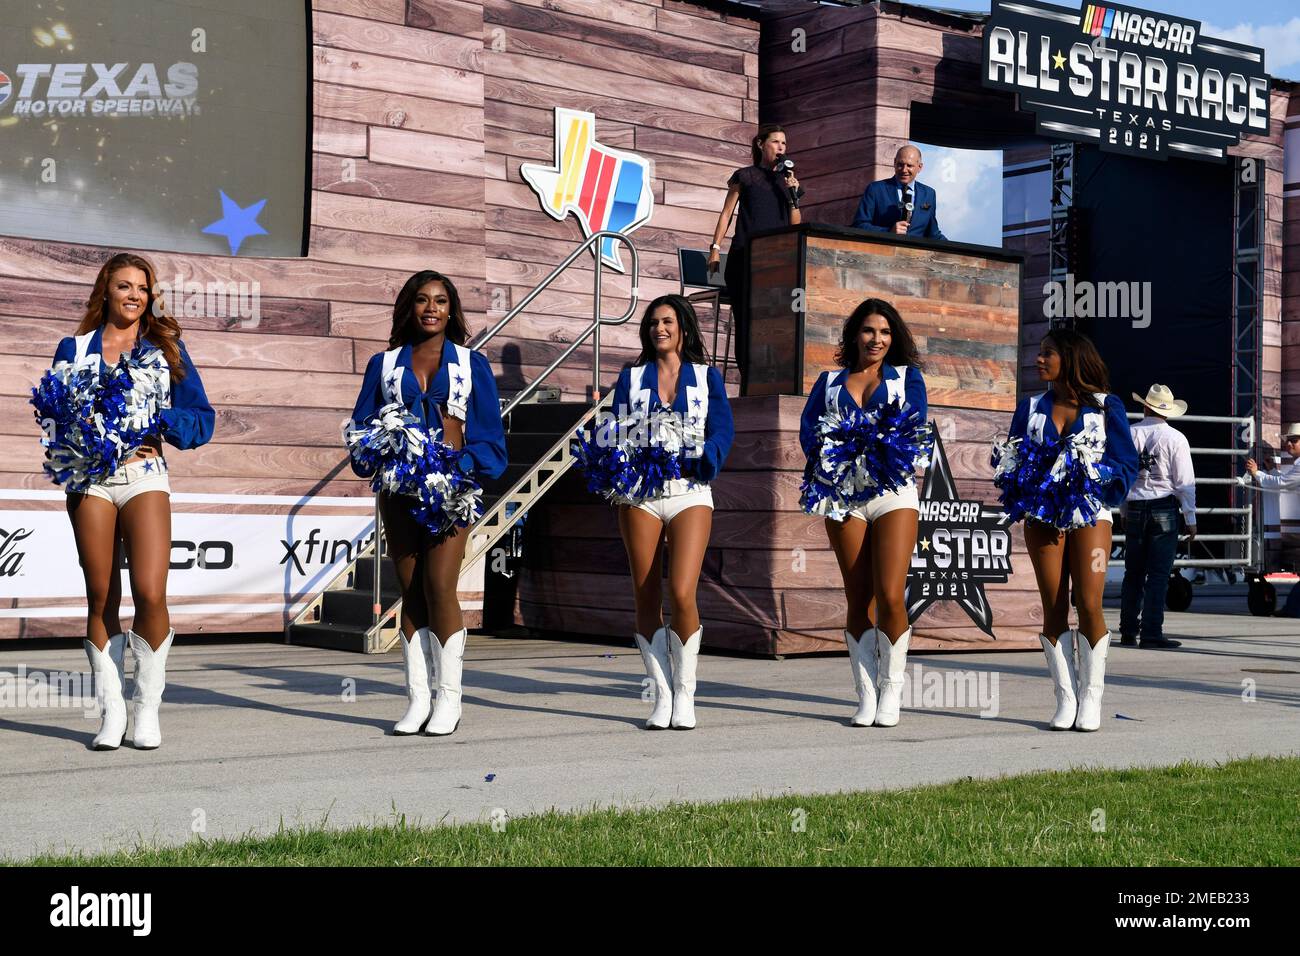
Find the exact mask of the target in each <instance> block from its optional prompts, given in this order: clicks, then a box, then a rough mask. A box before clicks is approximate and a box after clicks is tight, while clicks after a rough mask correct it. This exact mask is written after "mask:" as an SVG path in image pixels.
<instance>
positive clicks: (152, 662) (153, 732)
mask: <svg viewBox="0 0 1300 956" xmlns="http://www.w3.org/2000/svg"><path fill="white" fill-rule="evenodd" d="M126 636H127V640H129V641H130V642H131V654H132V655H133V656H134V657H135V691H134V693H133V694H132V696H131V701H132V703H134V704H135V730H134V732H133V733H132V735H131V743H132V744H133V745H134V746H135V749H136V750H153V749H155V748H157V747H158V746H159V745H160V744H161V743H162V728H160V727H159V726H158V706H159V705H160V704H161V703H162V695H163V689H164V688H165V687H166V686H167V652H168V651H170V650H171V649H172V638H174V637H175V636H176V631H175V629H171V630H168V631H167V640H165V641H163V642H162V645H161V646H160V647H159V648H158V649H157V650H154V649H153V648H152V647H150V646H149V642H148V641H146V640H145V639H144V638H143V637H141V636H140V635H139V634H137V633H136V632H135V631H127V632H126Z"/></svg>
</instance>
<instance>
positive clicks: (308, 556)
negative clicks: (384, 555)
mask: <svg viewBox="0 0 1300 956" xmlns="http://www.w3.org/2000/svg"><path fill="white" fill-rule="evenodd" d="M373 537H374V532H371V533H370V534H368V535H366V537H365V538H364V539H361V538H358V539H357V540H355V541H353V540H352V539H351V538H335V539H334V540H333V541H326V540H324V539H322V538H321V537H320V528H312V529H311V533H310V534H309V535H307V537H306V538H294V539H293V540H292V541H286V540H284V539H283V538H281V539H280V544H281V545H283V546H284V557H283V558H281V559H280V563H281V564H289V563H292V564H293V567H294V569H295V570H296V571H297V572H298V573H299V574H306V573H307V570H306V568H305V567H304V565H305V564H325V565H329V564H334V563H335V562H337V561H338V560H339V552H340V551H341V552H342V553H343V560H344V561H345V562H346V563H348V564H351V563H352V560H353V558H352V555H353V554H354V553H356V554H360V553H361V552H362V551H364V550H365V549H366V548H367V547H368V546H369V544H370V541H371V539H372V538H373ZM304 545H305V546H306V547H305V549H304V550H303V551H302V552H299V550H298V549H299V548H302V547H303V546H304ZM353 549H355V552H354V550H353Z"/></svg>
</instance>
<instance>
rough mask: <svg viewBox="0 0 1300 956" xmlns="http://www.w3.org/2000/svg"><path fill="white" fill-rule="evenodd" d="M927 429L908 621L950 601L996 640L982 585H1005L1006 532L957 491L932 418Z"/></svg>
mask: <svg viewBox="0 0 1300 956" xmlns="http://www.w3.org/2000/svg"><path fill="white" fill-rule="evenodd" d="M931 427H932V428H934V436H935V438H934V453H933V454H932V455H931V457H930V467H929V469H928V470H927V471H926V473H925V485H924V487H923V489H922V492H921V496H920V505H921V516H920V521H919V523H918V527H917V533H916V535H917V542H916V550H915V551H913V552H912V566H911V570H910V572H909V574H908V576H907V591H906V593H905V595H904V599H903V600H904V603H905V604H906V605H907V620H908V623H909V624H913V623H915V622H916V619H917V618H919V617H920V616H921V615H922V614H924V613H925V611H926V610H927V609H928V608H929V607H930V605H932V604H934V603H935V602H936V601H955V602H957V604H958V605H959V606H960V607H961V609H962V610H963V611H965V612H966V614H967V615H968V616H969V617H970V619H971V620H972V621H974V622H975V626H976V627H978V628H979V629H980V630H981V631H983V632H984V633H985V634H987V635H988V636H989V637H992V638H994V639H995V640H996V635H994V633H993V609H992V607H990V606H989V602H988V597H987V596H986V595H985V593H984V585H986V584H1005V583H1006V581H1007V577H1008V575H1010V574H1011V535H1010V533H1009V532H1008V531H1007V530H1006V528H1005V527H1003V526H1002V525H1001V524H1000V522H999V517H1000V513H999V512H998V511H997V510H996V509H989V510H987V511H986V510H985V507H984V505H983V503H982V502H979V501H964V500H962V498H961V496H959V495H958V494H957V485H956V483H955V482H954V481H953V478H952V470H951V469H950V468H949V466H948V456H947V454H946V453H945V452H944V450H943V441H942V439H940V438H939V430H938V428H935V427H934V423H933V422H931Z"/></svg>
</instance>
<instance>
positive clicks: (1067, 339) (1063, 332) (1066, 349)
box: [1043, 329, 1110, 408]
mask: <svg viewBox="0 0 1300 956" xmlns="http://www.w3.org/2000/svg"><path fill="white" fill-rule="evenodd" d="M1043 341H1044V342H1050V343H1051V344H1052V345H1053V346H1054V347H1055V348H1056V351H1057V352H1058V353H1059V354H1060V356H1061V374H1060V375H1058V376H1057V377H1056V382H1054V383H1053V384H1057V383H1060V384H1061V385H1063V386H1064V387H1065V388H1067V389H1069V390H1070V391H1071V392H1073V396H1070V395H1061V397H1062V398H1070V397H1073V398H1074V399H1075V400H1076V401H1077V402H1078V403H1079V404H1080V405H1081V406H1082V405H1091V406H1092V407H1093V408H1101V402H1099V401H1097V399H1096V397H1095V396H1094V394H1093V393H1094V392H1109V391H1110V375H1109V373H1107V371H1106V363H1105V362H1103V361H1102V360H1101V355H1100V353H1098V351H1097V346H1095V345H1093V344H1092V339H1090V338H1088V336H1086V335H1084V334H1082V333H1081V332H1075V331H1074V330H1073V329H1052V331H1050V332H1048V333H1047V334H1046V335H1044V336H1043ZM1055 391H1057V394H1058V395H1060V394H1061V393H1060V391H1059V390H1055Z"/></svg>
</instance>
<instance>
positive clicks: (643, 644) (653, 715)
mask: <svg viewBox="0 0 1300 956" xmlns="http://www.w3.org/2000/svg"><path fill="white" fill-rule="evenodd" d="M635 637H636V646H637V647H639V648H640V649H641V660H642V661H643V662H644V663H645V672H646V674H647V675H648V676H649V678H650V681H651V683H653V684H654V689H655V706H654V710H652V711H651V712H650V717H649V718H648V719H647V720H646V722H645V728H646V730H666V729H667V727H668V724H669V722H670V721H671V720H672V716H673V688H672V672H673V671H672V668H673V665H672V658H671V655H670V654H669V652H668V629H667V628H664V627H661V628H659V630H657V631H655V632H654V636H653V637H651V638H650V640H649V641H647V640H646V639H645V638H644V637H642V636H641V635H640V634H637V635H635Z"/></svg>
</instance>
